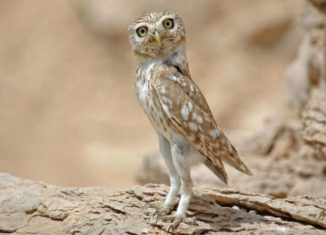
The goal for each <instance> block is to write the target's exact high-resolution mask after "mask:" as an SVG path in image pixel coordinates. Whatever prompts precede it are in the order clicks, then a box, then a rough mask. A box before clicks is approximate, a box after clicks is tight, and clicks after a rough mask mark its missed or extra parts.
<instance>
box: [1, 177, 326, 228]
mask: <svg viewBox="0 0 326 235" xmlns="http://www.w3.org/2000/svg"><path fill="white" fill-rule="evenodd" d="M167 190H168V188H167V187H166V186H164V185H156V184H149V185H145V186H134V187H130V188H122V189H109V188H99V187H97V188H95V187H93V188H91V187H90V188H62V187H56V186H51V185H48V184H46V183H40V182H33V181H28V180H24V179H20V178H17V177H14V176H11V175H9V174H5V173H1V174H0V233H6V234H30V233H33V234H162V233H164V231H167V228H168V226H169V224H166V223H163V222H160V221H159V222H158V223H157V224H156V223H154V222H153V217H152V216H153V213H154V209H153V208H151V207H149V206H148V204H149V203H151V202H154V201H155V202H157V201H163V199H164V196H165V194H166V193H167ZM194 194H195V196H194V197H193V199H192V201H191V205H190V208H189V210H188V218H189V219H195V220H194V223H193V224H188V223H186V222H184V223H181V224H180V226H179V227H178V228H177V231H176V232H177V233H180V234H199V233H205V234H213V233H214V234H216V233H219V232H220V233H221V234H224V233H234V234H236V233H237V234H238V233H239V232H241V234H267V233H268V234H283V233H285V232H286V233H289V234H293V233H296V232H297V231H299V230H300V232H302V233H305V234H323V233H324V232H323V229H325V228H326V214H325V210H326V200H325V199H324V198H318V197H290V198H287V199H275V198H273V197H271V196H266V195H262V194H250V193H245V192H240V191H236V190H232V189H221V190H217V189H203V188H197V189H195V191H194Z"/></svg>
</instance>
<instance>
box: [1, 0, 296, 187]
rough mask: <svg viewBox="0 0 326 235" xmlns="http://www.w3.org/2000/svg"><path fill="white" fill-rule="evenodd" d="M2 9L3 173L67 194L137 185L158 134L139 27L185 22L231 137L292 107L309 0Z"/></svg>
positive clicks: (192, 51) (6, 2)
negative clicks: (140, 55) (286, 82)
mask: <svg viewBox="0 0 326 235" xmlns="http://www.w3.org/2000/svg"><path fill="white" fill-rule="evenodd" d="M186 2H188V1H177V2H175V3H172V1H171V2H169V3H167V2H166V1H155V2H154V1H137V2H136V1H135V2H133V3H131V2H130V1H112V0H111V1H104V0H96V1H87V0H83V1H66V0H58V1H43V0H34V1H33V3H31V1H27V0H23V1H11V0H3V1H1V2H0V15H1V21H0V35H1V37H0V108H1V112H0V123H1V124H0V171H5V172H10V173H12V174H14V175H17V176H22V177H26V178H29V179H34V180H42V181H47V182H49V183H51V184H57V185H63V186H85V185H89V186H90V185H98V186H100V185H101V186H123V185H131V184H135V180H134V175H135V171H136V169H138V167H139V166H140V163H141V161H142V156H143V154H144V153H145V152H147V151H148V150H149V149H153V148H155V146H156V136H155V133H154V131H153V130H152V129H151V127H150V125H149V123H148V121H147V120H146V118H145V116H144V115H143V113H142V110H141V109H140V107H139V106H138V104H137V102H136V99H135V93H134V88H133V77H134V71H135V68H136V61H135V58H134V57H133V55H132V54H131V51H130V47H129V43H128V35H127V27H128V25H129V24H130V23H131V22H132V21H133V20H134V19H135V18H136V17H138V16H140V15H141V14H143V13H144V12H147V11H149V10H153V9H170V10H173V11H176V12H178V13H180V14H181V15H182V16H183V18H184V21H185V24H186V27H187V34H188V40H187V43H188V57H189V63H190V68H191V72H192V75H193V78H194V80H196V81H197V83H198V84H199V86H200V87H201V88H202V90H203V92H204V93H205V94H206V96H207V99H208V102H209V103H210V105H211V107H212V110H213V112H214V114H215V116H216V119H217V120H218V122H219V125H220V126H221V127H223V128H225V129H236V130H240V131H243V132H250V131H253V130H255V129H257V128H258V127H259V126H260V125H261V123H262V120H263V118H264V117H267V116H270V115H277V114H278V113H280V110H282V109H283V78H284V70H285V68H286V66H287V64H288V63H289V61H290V60H291V59H292V58H293V56H294V55H295V50H296V47H297V45H298V43H299V41H300V39H299V38H300V31H299V29H298V26H297V18H298V16H299V13H300V11H301V5H302V3H301V1H297V0H289V1H283V0H275V1H263V0H247V1H235V0H232V1H228V0H223V1H195V2H193V3H192V4H188V3H187V4H186Z"/></svg>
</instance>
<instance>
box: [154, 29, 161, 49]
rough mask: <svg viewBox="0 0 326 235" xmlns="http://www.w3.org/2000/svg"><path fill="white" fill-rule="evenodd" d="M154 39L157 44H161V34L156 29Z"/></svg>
mask: <svg viewBox="0 0 326 235" xmlns="http://www.w3.org/2000/svg"><path fill="white" fill-rule="evenodd" d="M154 36H155V40H156V42H157V44H158V45H159V46H162V41H161V35H160V33H159V32H158V31H155V35H154Z"/></svg>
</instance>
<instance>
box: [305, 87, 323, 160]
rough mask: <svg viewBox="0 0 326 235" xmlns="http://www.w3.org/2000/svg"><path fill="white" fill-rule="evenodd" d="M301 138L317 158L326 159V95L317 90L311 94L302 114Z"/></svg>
mask: <svg viewBox="0 0 326 235" xmlns="http://www.w3.org/2000/svg"><path fill="white" fill-rule="evenodd" d="M302 124H303V127H302V138H303V140H304V141H305V142H306V143H307V144H308V146H310V147H311V149H312V150H313V151H314V153H315V154H314V155H315V156H317V157H318V158H322V159H326V151H325V150H326V149H325V146H326V93H325V90H322V89H318V90H315V91H314V93H313V94H312V97H311V99H310V100H309V102H308V104H307V106H306V107H305V109H304V110H303V114H302Z"/></svg>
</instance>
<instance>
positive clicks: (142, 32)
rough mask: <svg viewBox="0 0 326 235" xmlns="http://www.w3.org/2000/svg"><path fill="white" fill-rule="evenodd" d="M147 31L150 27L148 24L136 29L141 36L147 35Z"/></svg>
mask: <svg viewBox="0 0 326 235" xmlns="http://www.w3.org/2000/svg"><path fill="white" fill-rule="evenodd" d="M147 32H148V28H147V27H146V26H140V27H139V28H138V29H136V33H137V35H138V36H139V37H141V38H143V37H145V36H146V34H147Z"/></svg>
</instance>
